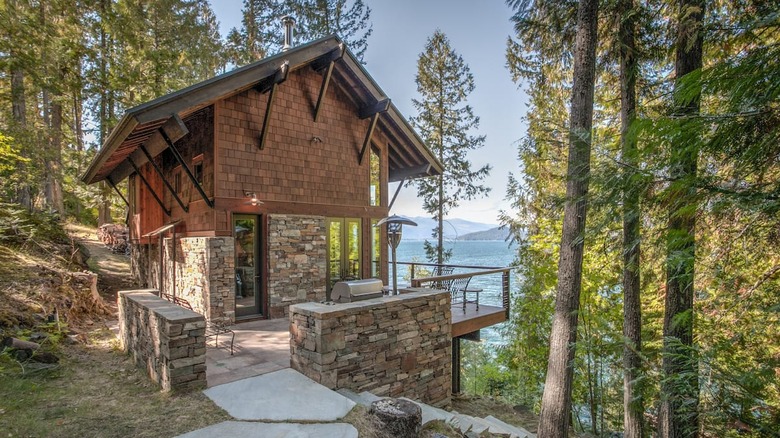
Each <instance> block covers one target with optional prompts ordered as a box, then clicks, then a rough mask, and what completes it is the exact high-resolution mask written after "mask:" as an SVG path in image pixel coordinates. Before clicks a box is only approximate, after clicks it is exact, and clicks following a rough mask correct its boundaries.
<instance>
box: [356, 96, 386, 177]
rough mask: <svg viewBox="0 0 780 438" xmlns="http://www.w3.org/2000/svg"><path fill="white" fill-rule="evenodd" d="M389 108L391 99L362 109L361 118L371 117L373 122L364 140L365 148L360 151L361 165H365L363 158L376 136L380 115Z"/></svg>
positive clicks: (359, 160)
mask: <svg viewBox="0 0 780 438" xmlns="http://www.w3.org/2000/svg"><path fill="white" fill-rule="evenodd" d="M389 108H390V99H382V100H380V101H379V102H377V103H375V104H373V105H369V106H367V107H364V108H361V109H360V118H361V119H365V118H368V117H371V122H370V123H369V124H368V132H366V138H365V140H363V147H362V148H361V149H360V157H359V158H358V163H359V164H363V157H365V155H366V151H367V150H368V145H369V144H371V137H373V135H374V129H375V128H376V122H377V121H379V114H381V113H383V112H385V111H387V110H388V109H389Z"/></svg>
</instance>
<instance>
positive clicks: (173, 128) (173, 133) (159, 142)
mask: <svg viewBox="0 0 780 438" xmlns="http://www.w3.org/2000/svg"><path fill="white" fill-rule="evenodd" d="M160 127H162V128H163V129H164V130H165V132H166V134H168V138H170V139H171V140H173V141H178V140H179V139H181V138H182V137H184V136H185V135H187V133H188V132H189V131H188V130H187V126H186V125H185V124H184V121H182V119H181V118H180V117H179V116H178V115H176V114H171V115H169V116H168V118H167V119H164V120H163V121H160V122H156V123H155V124H154V129H153V131H152V132H148V131H147V132H146V134H145V136H144V141H143V144H144V146H145V147H146V150H147V151H148V152H149V154H150V155H151V156H152V157H156V156H157V155H159V154H160V153H161V152H162V151H164V150H165V149H167V148H168V145H167V144H166V143H165V141H164V140H163V138H162V136H161V135H160V134H159V130H160ZM131 150H132V152H131V153H130V154H129V155H128V157H129V158H132V160H133V162H134V163H135V164H136V165H137V166H138V167H143V165H144V164H146V161H147V158H146V155H144V154H143V152H141V151H140V150H139V149H138V148H137V147H133V148H132V149H131ZM133 171H134V170H133V168H132V167H131V166H130V164H129V163H128V162H127V160H126V159H125V158H122V161H121V162H119V163H118V164H117V165H116V166H115V167H114V169H113V170H112V171H111V172H110V173H109V176H111V180H113V181H114V182H119V181H122V180H124V179H125V178H127V177H128V176H129V175H130V174H131V173H133Z"/></svg>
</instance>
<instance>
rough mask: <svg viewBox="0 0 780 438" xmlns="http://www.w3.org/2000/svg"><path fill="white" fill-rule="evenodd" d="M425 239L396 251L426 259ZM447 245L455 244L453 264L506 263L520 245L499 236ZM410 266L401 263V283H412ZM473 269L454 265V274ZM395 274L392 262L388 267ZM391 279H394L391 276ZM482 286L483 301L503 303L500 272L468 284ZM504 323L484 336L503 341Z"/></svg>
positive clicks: (405, 257)
mask: <svg viewBox="0 0 780 438" xmlns="http://www.w3.org/2000/svg"><path fill="white" fill-rule="evenodd" d="M423 244H424V242H423V241H419V240H410V241H401V243H400V244H399V245H398V249H397V251H396V255H397V257H398V261H399V262H412V261H415V262H422V263H425V262H426V258H425V248H424V246H423ZM445 248H448V249H449V248H452V258H451V259H450V260H449V261H448V262H447V264H450V265H469V266H487V267H500V268H503V267H507V266H509V265H511V264H512V261H513V260H514V258H515V254H516V251H517V247H516V246H515V245H512V246H510V245H509V243H508V242H504V241H496V240H462V241H455V242H448V243H445ZM408 268H409V267H408V266H406V265H399V266H398V287H402V286H407V285H409V269H408ZM473 271H475V270H474V269H455V272H454V273H455V274H459V273H464V272H473ZM389 273H390V275H393V270H392V266H391V267H390V271H389ZM391 282H392V280H391ZM516 282H517V278H516V275H514V274H512V275H511V276H510V290H511V288H514V287H515V284H516ZM472 286H473V287H479V288H482V289H483V292H481V293H480V296H479V302H480V304H483V303H484V304H488V305H493V306H501V274H492V275H484V276H477V277H474V278H473V279H472V280H471V283H469V287H472ZM500 327H501V325H496V326H492V327H488V328H485V329H482V333H481V336H482V339H483V341H484V342H486V343H488V344H503V343H504V341H503V340H502V339H501V336H500V334H499V330H500Z"/></svg>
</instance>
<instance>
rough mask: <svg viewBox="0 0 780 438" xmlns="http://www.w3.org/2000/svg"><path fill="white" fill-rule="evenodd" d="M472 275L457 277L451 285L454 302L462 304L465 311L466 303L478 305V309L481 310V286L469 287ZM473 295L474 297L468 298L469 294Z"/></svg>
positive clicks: (464, 311)
mask: <svg viewBox="0 0 780 438" xmlns="http://www.w3.org/2000/svg"><path fill="white" fill-rule="evenodd" d="M471 278H472V277H464V278H456V279H454V280H451V281H452V284H451V285H450V287H449V290H450V294H451V295H452V304H453V305H455V304H461V305H462V306H463V313H466V304H474V305H476V308H477V311H479V293H480V292H482V289H480V288H469V283H470V282H471ZM470 294H471V295H473V296H474V298H473V299H471V300H470V299H468V296H469V295H470Z"/></svg>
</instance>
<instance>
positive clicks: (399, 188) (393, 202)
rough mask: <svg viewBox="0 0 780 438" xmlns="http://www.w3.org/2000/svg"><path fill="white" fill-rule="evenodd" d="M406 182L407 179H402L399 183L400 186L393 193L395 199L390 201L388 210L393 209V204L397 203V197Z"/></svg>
mask: <svg viewBox="0 0 780 438" xmlns="http://www.w3.org/2000/svg"><path fill="white" fill-rule="evenodd" d="M405 182H406V180H405V179H402V180H401V184H398V188H396V189H395V194H394V195H393V200H392V201H390V205H389V206H388V207H387V211H390V210H392V209H393V204H395V198H397V197H398V194H399V193H401V188H402V187H403V186H404V183H405Z"/></svg>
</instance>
